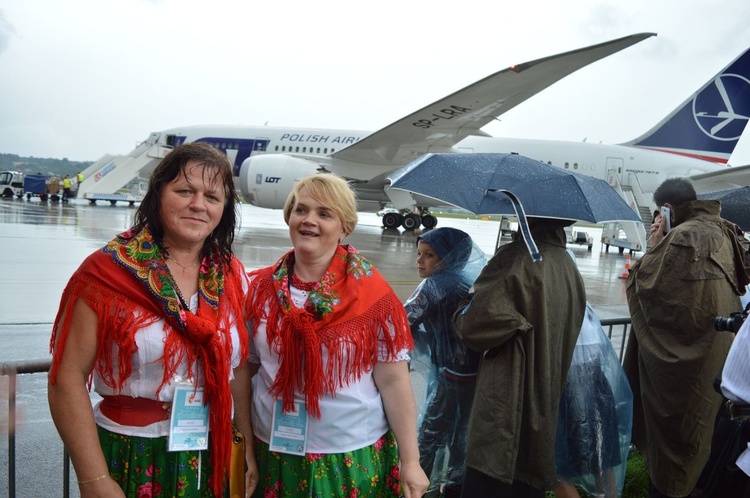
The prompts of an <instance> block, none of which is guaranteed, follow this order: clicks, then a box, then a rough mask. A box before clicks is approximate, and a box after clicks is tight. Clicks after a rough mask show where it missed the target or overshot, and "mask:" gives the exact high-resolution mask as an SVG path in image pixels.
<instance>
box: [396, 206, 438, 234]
mask: <svg viewBox="0 0 750 498" xmlns="http://www.w3.org/2000/svg"><path fill="white" fill-rule="evenodd" d="M383 226H384V227H385V228H399V227H403V228H404V230H418V229H419V227H420V226H423V227H425V228H428V229H429V228H435V227H436V226H437V218H435V217H434V216H433V215H431V214H430V212H429V211H426V210H424V211H421V214H416V213H412V212H408V211H407V212H405V213H403V214H402V213H399V212H397V211H391V212H388V213H385V214H384V215H383Z"/></svg>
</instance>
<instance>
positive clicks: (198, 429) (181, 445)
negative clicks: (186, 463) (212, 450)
mask: <svg viewBox="0 0 750 498" xmlns="http://www.w3.org/2000/svg"><path fill="white" fill-rule="evenodd" d="M206 449H208V405H204V404H203V388H202V387H199V388H197V389H196V388H195V386H190V385H182V386H175V388H174V399H173V400H172V415H171V417H170V419H169V440H168V446H167V450H169V451H195V450H206Z"/></svg>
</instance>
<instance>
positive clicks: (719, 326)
mask: <svg viewBox="0 0 750 498" xmlns="http://www.w3.org/2000/svg"><path fill="white" fill-rule="evenodd" d="M744 321H745V317H743V316H742V314H741V313H732V314H731V315H730V316H729V317H725V316H717V317H716V318H715V319H714V329H716V330H718V331H720V332H737V331H738V330H740V327H742V323H743V322H744Z"/></svg>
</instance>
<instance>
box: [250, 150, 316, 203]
mask: <svg viewBox="0 0 750 498" xmlns="http://www.w3.org/2000/svg"><path fill="white" fill-rule="evenodd" d="M319 170H320V165H319V164H318V163H316V162H313V161H308V160H307V159H301V158H299V157H292V156H288V155H286V154H263V155H257V156H252V157H248V158H247V159H245V160H244V161H243V162H242V166H240V175H239V177H238V182H239V188H240V192H242V197H243V198H244V199H245V200H246V201H247V202H249V203H250V204H252V205H253V206H258V207H262V208H269V209H282V208H283V207H284V203H285V202H286V198H287V197H288V196H289V193H290V192H291V191H292V188H294V183H295V182H296V181H297V180H299V179H300V178H302V177H303V176H307V175H311V174H314V173H318V172H319Z"/></svg>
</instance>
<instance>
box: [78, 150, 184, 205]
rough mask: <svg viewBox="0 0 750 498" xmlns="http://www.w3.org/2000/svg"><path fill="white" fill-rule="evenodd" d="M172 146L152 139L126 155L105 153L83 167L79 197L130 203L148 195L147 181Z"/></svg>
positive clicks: (113, 202)
mask: <svg viewBox="0 0 750 498" xmlns="http://www.w3.org/2000/svg"><path fill="white" fill-rule="evenodd" d="M171 150H172V148H171V147H169V146H165V145H162V144H157V143H154V142H152V141H146V142H143V143H141V144H140V145H138V146H137V147H136V148H135V149H133V151H131V152H130V153H129V154H127V155H124V156H113V155H110V154H105V155H104V156H102V157H101V158H99V160H98V161H96V162H95V163H94V164H92V165H91V166H89V167H88V168H86V170H84V171H83V177H84V181H83V182H81V184H80V185H78V192H77V194H76V198H78V199H86V200H88V201H89V202H91V203H92V204H95V203H96V201H99V200H102V201H109V202H111V203H112V204H115V203H116V202H117V201H126V202H129V203H130V204H131V205H132V204H133V203H135V202H140V201H141V200H142V199H143V196H144V195H145V192H146V188H145V184H146V182H147V179H148V177H149V176H151V173H152V172H153V170H154V168H156V165H157V164H158V163H159V161H161V160H162V158H164V156H166V155H167V154H168V153H169V152H171Z"/></svg>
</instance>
